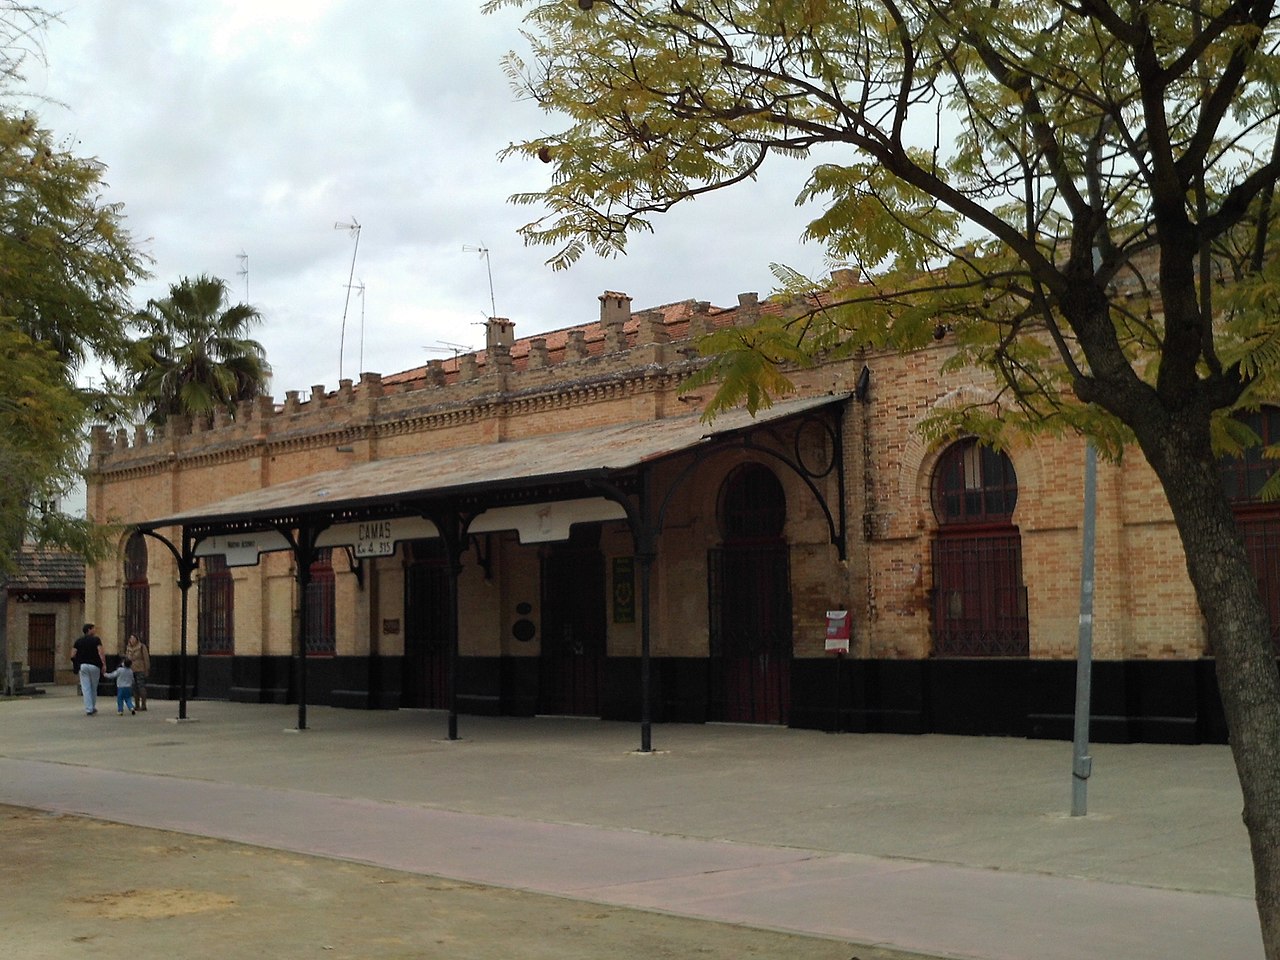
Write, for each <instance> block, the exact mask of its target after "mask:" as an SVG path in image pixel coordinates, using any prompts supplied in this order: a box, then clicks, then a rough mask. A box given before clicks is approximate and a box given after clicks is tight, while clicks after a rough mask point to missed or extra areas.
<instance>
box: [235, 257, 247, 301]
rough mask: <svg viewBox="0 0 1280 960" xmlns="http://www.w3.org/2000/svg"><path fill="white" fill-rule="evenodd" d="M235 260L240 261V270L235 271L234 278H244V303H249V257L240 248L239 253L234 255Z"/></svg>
mask: <svg viewBox="0 0 1280 960" xmlns="http://www.w3.org/2000/svg"><path fill="white" fill-rule="evenodd" d="M236 259H237V260H239V261H240V269H239V270H237V271H236V276H238V277H244V302H245V303H248V302H249V255H248V254H247V253H245V252H244V247H241V248H240V252H239V253H237V254H236Z"/></svg>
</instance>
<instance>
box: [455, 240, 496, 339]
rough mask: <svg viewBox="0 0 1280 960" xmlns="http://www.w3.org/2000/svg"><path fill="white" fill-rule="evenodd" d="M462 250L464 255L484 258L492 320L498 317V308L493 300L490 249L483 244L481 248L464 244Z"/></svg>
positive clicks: (490, 317)
mask: <svg viewBox="0 0 1280 960" xmlns="http://www.w3.org/2000/svg"><path fill="white" fill-rule="evenodd" d="M462 250H463V252H464V253H478V254H480V256H482V257H484V268H485V270H487V271H488V273H489V311H490V312H489V319H490V320H492V319H493V318H494V317H496V316H497V315H498V307H497V306H496V305H495V303H494V300H493V265H492V264H490V262H489V248H488V247H486V246H485V245H484V244H483V243H482V244H480V245H479V246H475V245H474V244H470V243H464V244H463V245H462Z"/></svg>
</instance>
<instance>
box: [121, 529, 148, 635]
mask: <svg viewBox="0 0 1280 960" xmlns="http://www.w3.org/2000/svg"><path fill="white" fill-rule="evenodd" d="M150 632H151V585H150V583H148V582H147V538H146V537H144V536H143V535H142V534H140V533H135V534H133V536H131V537H130V538H129V539H128V541H127V542H126V543H125V545H124V635H125V636H126V637H128V636H129V635H130V634H133V635H134V636H136V637H137V638H138V639H139V640H142V641H144V642H146V643H150V642H151V638H150V636H149V634H150Z"/></svg>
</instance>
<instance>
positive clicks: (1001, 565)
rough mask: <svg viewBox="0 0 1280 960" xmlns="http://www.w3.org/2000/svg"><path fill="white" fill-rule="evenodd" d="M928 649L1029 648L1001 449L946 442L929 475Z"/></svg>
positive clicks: (970, 652) (1010, 474) (1013, 652)
mask: <svg viewBox="0 0 1280 960" xmlns="http://www.w3.org/2000/svg"><path fill="white" fill-rule="evenodd" d="M932 490H933V509H934V513H935V515H936V516H937V518H938V534H937V536H936V538H935V539H934V542H933V583H934V587H933V631H934V637H933V641H934V642H933V651H934V654H935V655H936V656H940V657H1025V656H1027V655H1028V654H1029V653H1030V646H1031V645H1030V631H1029V626H1028V622H1027V594H1026V587H1025V586H1024V585H1023V582H1022V537H1021V534H1020V533H1019V532H1018V528H1017V527H1015V526H1014V525H1013V510H1014V507H1015V506H1016V505H1017V502H1018V478H1017V475H1016V474H1015V472H1014V469H1013V462H1012V461H1011V460H1010V459H1009V457H1008V456H1006V455H1005V454H1004V453H1001V452H1000V451H997V450H992V449H990V448H988V447H983V446H981V445H979V443H978V441H977V440H976V439H973V438H969V439H966V440H961V441H959V442H957V443H953V444H952V445H951V446H950V447H948V448H947V449H946V450H945V451H943V454H942V456H941V457H940V458H939V459H938V465H937V467H936V469H935V470H934V474H933V486H932Z"/></svg>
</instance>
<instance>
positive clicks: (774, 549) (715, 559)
mask: <svg viewBox="0 0 1280 960" xmlns="http://www.w3.org/2000/svg"><path fill="white" fill-rule="evenodd" d="M717 513H718V519H719V522H720V530H721V535H722V537H723V542H722V544H721V545H720V546H718V547H714V548H712V549H711V550H710V551H709V553H708V555H707V598H708V606H709V614H710V616H709V632H710V664H709V667H710V669H709V676H710V690H709V691H708V700H707V716H708V719H711V720H718V721H723V722H729V723H777V724H782V723H786V722H787V716H788V713H789V710H790V705H791V653H792V632H791V567H790V556H789V550H788V546H787V542H786V540H785V539H784V537H783V527H784V526H785V524H786V495H785V493H784V491H783V489H782V484H781V483H780V482H779V481H778V478H777V477H776V476H775V475H774V473H773V471H772V470H770V469H769V468H768V467H765V466H763V465H762V464H758V463H748V464H743V465H742V466H740V467H737V468H736V469H735V470H734V471H733V472H732V473H730V475H729V476H728V477H727V478H726V479H725V482H724V484H723V486H722V487H721V491H720V502H719V504H718V510H717Z"/></svg>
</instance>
